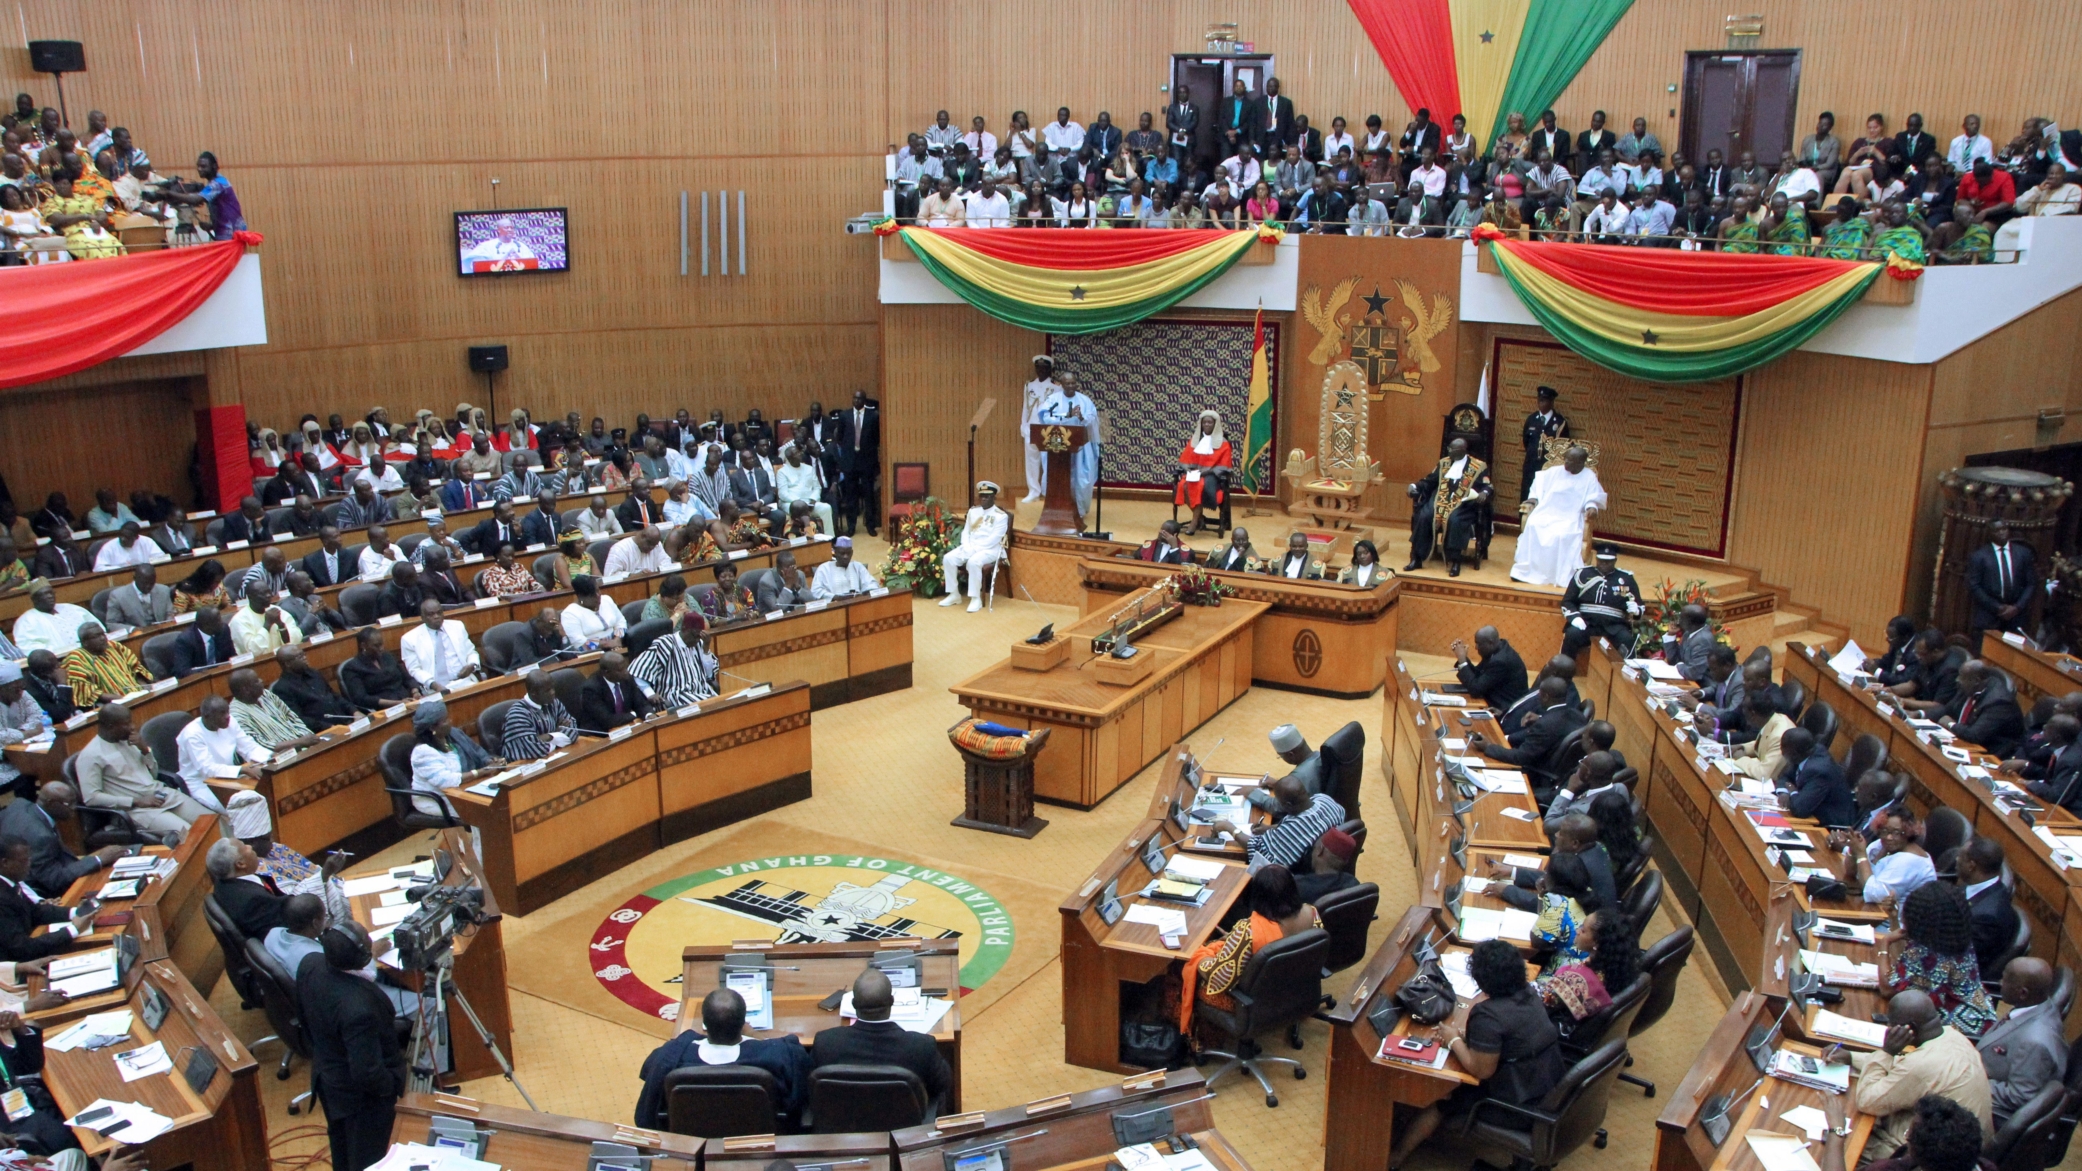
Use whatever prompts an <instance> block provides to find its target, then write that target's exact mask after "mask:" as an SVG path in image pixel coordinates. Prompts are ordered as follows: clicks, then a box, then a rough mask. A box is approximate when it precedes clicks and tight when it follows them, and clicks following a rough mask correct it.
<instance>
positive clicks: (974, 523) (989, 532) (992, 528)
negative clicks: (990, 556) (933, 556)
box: [955, 504, 1012, 553]
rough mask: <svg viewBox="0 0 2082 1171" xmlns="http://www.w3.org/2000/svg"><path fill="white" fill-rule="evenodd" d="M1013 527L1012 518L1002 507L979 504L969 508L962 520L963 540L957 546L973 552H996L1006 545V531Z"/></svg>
mask: <svg viewBox="0 0 2082 1171" xmlns="http://www.w3.org/2000/svg"><path fill="white" fill-rule="evenodd" d="M1011 527H1012V518H1011V517H1010V516H1008V515H1006V513H1005V510H1004V509H1002V508H996V507H992V508H985V507H983V506H982V505H980V504H979V505H977V506H976V507H974V508H971V509H970V510H969V515H968V518H967V519H966V520H964V521H963V522H962V526H961V540H960V541H957V542H956V543H955V544H956V547H957V548H961V549H966V550H968V551H969V552H971V553H994V552H998V551H1000V550H1002V549H1004V547H1005V533H1006V531H1007V530H1009V529H1010V528H1011Z"/></svg>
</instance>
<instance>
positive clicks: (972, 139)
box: [961, 130, 998, 163]
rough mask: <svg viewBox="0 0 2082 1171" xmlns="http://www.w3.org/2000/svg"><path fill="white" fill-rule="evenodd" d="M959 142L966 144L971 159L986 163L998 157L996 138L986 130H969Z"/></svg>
mask: <svg viewBox="0 0 2082 1171" xmlns="http://www.w3.org/2000/svg"><path fill="white" fill-rule="evenodd" d="M961 140H962V141H963V142H965V143H967V144H968V147H969V157H970V158H972V159H976V160H977V161H979V162H985V163H987V162H989V161H990V160H992V159H994V158H996V157H998V136H997V135H995V134H992V133H991V132H990V131H988V130H971V131H969V132H968V133H967V134H964V135H962V136H961Z"/></svg>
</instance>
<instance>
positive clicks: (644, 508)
mask: <svg viewBox="0 0 2082 1171" xmlns="http://www.w3.org/2000/svg"><path fill="white" fill-rule="evenodd" d="M614 514H615V518H616V519H617V520H620V521H621V522H622V531H623V532H625V533H633V532H636V531H638V530H640V529H645V528H648V527H650V526H651V525H662V524H664V523H665V509H664V508H663V507H661V506H659V505H656V504H652V503H651V502H650V501H648V500H641V499H639V498H637V497H634V496H632V497H630V498H629V499H627V500H624V501H622V502H621V503H620V504H617V505H615V510H614Z"/></svg>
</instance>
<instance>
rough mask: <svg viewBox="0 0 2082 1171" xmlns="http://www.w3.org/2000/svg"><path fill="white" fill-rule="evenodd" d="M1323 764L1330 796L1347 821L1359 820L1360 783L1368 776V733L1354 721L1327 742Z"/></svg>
mask: <svg viewBox="0 0 2082 1171" xmlns="http://www.w3.org/2000/svg"><path fill="white" fill-rule="evenodd" d="M1321 751H1322V753H1323V764H1324V766H1325V769H1326V771H1327V772H1328V773H1329V778H1328V781H1327V784H1328V786H1329V793H1330V795H1331V796H1332V797H1334V798H1336V799H1337V803H1338V804H1339V805H1340V806H1342V807H1343V808H1344V811H1345V816H1346V817H1357V816H1359V782H1360V779H1361V778H1362V777H1364V776H1365V775H1366V729H1365V728H1362V727H1360V726H1359V721H1358V720H1353V721H1352V722H1351V723H1349V724H1346V725H1345V726H1344V727H1342V728H1339V729H1338V730H1337V731H1335V732H1332V733H1331V734H1330V735H1329V736H1327V737H1325V738H1324V740H1323V746H1322V749H1321Z"/></svg>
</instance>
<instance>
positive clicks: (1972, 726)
mask: <svg viewBox="0 0 2082 1171" xmlns="http://www.w3.org/2000/svg"><path fill="white" fill-rule="evenodd" d="M1969 703H1970V704H1972V706H1973V710H1972V711H1971V712H1968V710H1967V705H1968V704H1969ZM1946 710H1947V713H1948V714H1949V715H1951V717H1952V718H1953V720H1955V721H1957V722H1956V723H1955V724H1954V725H1953V728H1952V731H1953V732H1955V733H1957V734H1958V736H1959V738H1960V739H1962V740H1966V741H1970V742H1972V743H1974V744H1978V745H1980V746H1981V747H1983V748H1986V749H1987V750H1988V751H1989V752H1992V753H1994V754H1995V755H1997V756H1999V757H2002V758H2003V759H2004V760H2008V759H2009V758H2010V757H2011V756H2012V755H2014V754H2015V753H2016V751H2017V746H2018V745H2019V744H2021V743H2022V742H2023V741H2024V713H2023V711H2021V710H2019V708H2018V707H2017V697H2016V696H2015V695H2013V694H2011V692H2010V689H2009V688H2008V687H2005V686H2004V685H2003V683H2002V681H2001V680H2000V679H1996V680H1993V681H1991V682H1990V683H1989V684H1988V686H1986V687H1984V688H1982V689H1981V694H1980V695H1979V696H1978V697H1975V696H1967V695H1960V696H1957V697H1955V698H1954V699H1953V700H1952V702H1951V703H1950V704H1948V705H1947V707H1946Z"/></svg>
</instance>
